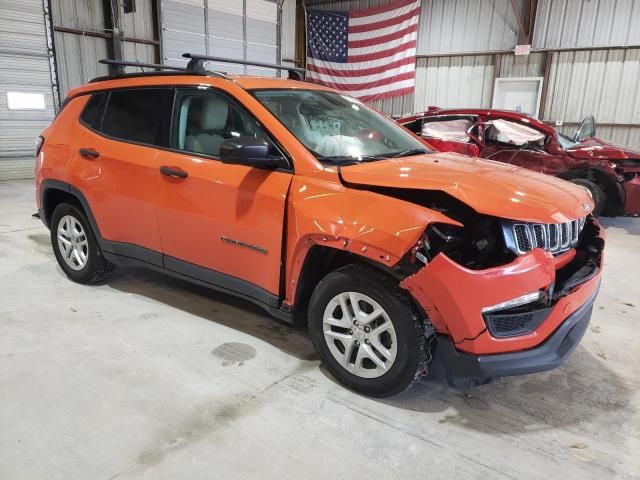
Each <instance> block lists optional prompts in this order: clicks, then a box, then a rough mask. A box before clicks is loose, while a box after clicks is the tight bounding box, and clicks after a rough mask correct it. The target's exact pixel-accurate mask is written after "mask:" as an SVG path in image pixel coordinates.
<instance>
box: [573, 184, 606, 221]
mask: <svg viewBox="0 0 640 480" xmlns="http://www.w3.org/2000/svg"><path fill="white" fill-rule="evenodd" d="M571 183H575V184H576V185H580V186H581V187H584V188H586V189H587V190H589V191H590V192H591V196H592V197H593V203H594V204H595V205H594V207H593V212H591V214H592V215H593V216H594V217H599V216H600V215H602V212H603V211H604V207H605V205H606V203H607V196H606V195H605V193H604V190H602V187H600V185H598V184H597V183H595V182H592V181H591V180H587V179H586V178H574V179H572V180H571Z"/></svg>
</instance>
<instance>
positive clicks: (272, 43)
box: [162, 0, 295, 76]
mask: <svg viewBox="0 0 640 480" xmlns="http://www.w3.org/2000/svg"><path fill="white" fill-rule="evenodd" d="M279 8H280V6H279V4H278V3H276V2H274V1H270V0H238V1H233V2H230V1H228V0H163V2H162V38H163V41H164V45H163V46H164V61H165V63H168V64H171V65H185V64H186V61H185V59H183V58H182V54H183V53H185V52H191V53H200V54H207V55H212V56H218V57H228V58H234V59H239V60H242V59H246V60H254V61H260V62H267V63H277V62H278V61H279V44H278V36H279V31H278V21H279ZM293 12H294V25H295V4H294V9H293ZM289 21H290V20H289ZM291 41H293V42H295V34H294V36H292V37H291ZM293 44H294V45H295V43H293ZM209 68H212V69H218V70H222V71H225V72H229V73H249V74H257V75H265V76H272V75H275V73H276V72H275V70H270V69H264V68H257V67H243V66H240V65H233V64H221V63H213V62H210V63H209Z"/></svg>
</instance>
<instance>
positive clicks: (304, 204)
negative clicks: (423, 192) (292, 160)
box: [285, 177, 459, 305]
mask: <svg viewBox="0 0 640 480" xmlns="http://www.w3.org/2000/svg"><path fill="white" fill-rule="evenodd" d="M331 180H333V179H331ZM331 180H329V181H324V180H323V179H314V178H309V177H294V179H293V181H292V184H291V188H290V193H289V203H288V205H287V255H286V259H287V260H286V269H287V279H288V281H287V287H286V294H285V297H286V298H285V304H288V305H293V301H294V299H295V291H296V288H297V285H298V280H299V276H300V274H301V269H302V266H303V264H304V260H305V258H306V256H307V253H308V252H309V250H310V249H311V248H312V247H313V246H314V245H323V246H326V247H330V248H335V249H338V250H343V251H346V252H350V253H352V254H355V255H359V256H362V257H364V258H367V259H368V260H371V261H374V262H378V263H380V264H381V265H384V266H385V267H393V266H394V265H395V264H396V263H398V262H399V261H400V259H401V258H402V257H403V256H404V255H405V254H406V253H407V252H408V251H409V250H411V249H412V248H413V247H415V246H416V244H417V243H418V241H419V240H420V238H421V236H422V234H423V232H424V230H425V228H426V227H427V225H428V224H429V223H431V222H444V223H451V224H454V225H459V223H458V222H456V221H454V220H452V219H450V218H448V217H446V216H445V215H443V214H442V213H439V212H436V211H434V210H430V209H428V208H425V207H422V206H420V205H415V204H413V203H409V202H405V201H402V200H398V199H396V198H392V197H388V196H384V195H381V194H377V193H373V192H369V191H365V190H356V189H350V188H347V187H344V186H342V185H340V184H339V183H338V182H336V181H335V180H333V181H331Z"/></svg>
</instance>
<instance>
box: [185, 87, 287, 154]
mask: <svg viewBox="0 0 640 480" xmlns="http://www.w3.org/2000/svg"><path fill="white" fill-rule="evenodd" d="M174 111H175V115H176V119H175V123H174V133H173V145H174V148H177V149H178V150H184V151H186V152H193V153H201V154H204V155H210V156H212V157H219V156H220V145H221V144H222V142H224V141H225V140H228V139H230V138H234V137H254V138H263V139H264V140H266V141H267V142H269V143H270V144H271V145H273V144H272V142H271V141H270V139H269V136H268V135H267V133H266V132H265V131H264V129H263V128H262V126H261V125H260V124H259V123H258V122H257V121H256V120H255V119H254V118H253V117H251V116H250V115H249V114H247V113H246V112H245V111H244V110H243V109H241V108H240V107H239V106H238V105H237V104H236V103H235V102H233V101H232V100H230V99H229V98H228V97H226V96H225V95H223V94H221V93H218V92H214V91H198V90H179V91H178V94H177V97H176V106H175V110H174ZM273 148H274V153H275V150H276V148H275V146H273Z"/></svg>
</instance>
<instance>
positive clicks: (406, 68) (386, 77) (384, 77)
mask: <svg viewBox="0 0 640 480" xmlns="http://www.w3.org/2000/svg"><path fill="white" fill-rule="evenodd" d="M415 70H416V66H415V65H414V64H411V65H403V66H401V67H398V68H392V69H390V70H387V71H385V72H384V73H381V74H379V75H375V81H386V82H390V81H394V80H396V78H395V77H396V75H400V74H405V73H410V72H415ZM308 76H309V78H310V79H312V80H321V81H323V82H330V83H334V84H337V85H344V86H345V87H346V86H347V85H359V84H363V83H368V82H371V81H372V80H371V78H372V76H371V75H370V76H366V77H336V76H335V75H326V74H324V73H320V72H314V71H309V72H308ZM406 78H409V77H406Z"/></svg>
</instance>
